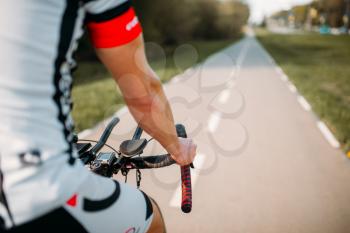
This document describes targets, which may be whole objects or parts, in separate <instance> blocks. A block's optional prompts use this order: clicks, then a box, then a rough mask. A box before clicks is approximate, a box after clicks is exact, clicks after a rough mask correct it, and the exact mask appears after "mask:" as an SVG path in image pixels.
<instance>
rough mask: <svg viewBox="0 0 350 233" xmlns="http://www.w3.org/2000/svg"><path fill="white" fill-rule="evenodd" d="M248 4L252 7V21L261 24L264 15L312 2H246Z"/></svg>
mask: <svg viewBox="0 0 350 233" xmlns="http://www.w3.org/2000/svg"><path fill="white" fill-rule="evenodd" d="M246 2H248V4H249V5H250V11H251V13H250V21H251V22H253V23H259V22H261V21H262V19H263V18H264V15H267V16H268V15H270V14H272V13H274V12H276V11H279V10H283V9H289V8H290V7H291V6H294V5H298V4H305V3H309V2H311V0H246Z"/></svg>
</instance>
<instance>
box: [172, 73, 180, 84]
mask: <svg viewBox="0 0 350 233" xmlns="http://www.w3.org/2000/svg"><path fill="white" fill-rule="evenodd" d="M179 81H180V77H179V75H177V76H175V77H173V78H172V79H171V81H170V83H178V82H179Z"/></svg>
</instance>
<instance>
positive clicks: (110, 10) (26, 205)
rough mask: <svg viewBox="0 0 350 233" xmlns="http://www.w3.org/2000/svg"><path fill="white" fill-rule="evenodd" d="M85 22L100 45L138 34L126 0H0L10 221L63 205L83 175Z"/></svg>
mask: <svg viewBox="0 0 350 233" xmlns="http://www.w3.org/2000/svg"><path fill="white" fill-rule="evenodd" d="M86 22H88V23H86ZM85 25H86V26H87V28H88V29H89V33H90V35H91V40H92V42H93V44H94V46H95V47H97V48H108V47H113V46H118V45H122V44H125V43H128V42H129V41H131V40H133V39H135V38H136V37H137V36H138V35H139V34H140V33H141V27H140V25H139V24H138V21H137V18H136V16H135V14H134V11H133V10H132V7H131V3H130V1H127V0H1V5H0V156H1V157H0V159H1V161H0V169H1V175H2V182H1V185H2V187H1V191H2V193H1V198H0V201H1V204H0V215H1V216H5V215H7V216H8V217H9V218H8V219H10V220H11V222H12V223H13V222H15V223H21V222H24V221H27V220H28V219H31V218H34V217H36V216H39V215H41V214H43V213H45V212H47V211H48V210H49V209H52V208H54V207H55V206H59V205H61V204H62V203H64V202H65V201H66V200H67V199H68V198H69V197H70V196H71V195H72V193H74V192H75V191H76V190H77V189H78V187H79V185H80V184H81V183H82V182H84V180H85V179H86V175H82V174H86V173H81V172H80V171H81V169H84V167H83V166H82V164H81V163H80V162H79V161H77V160H75V159H74V157H75V153H76V152H75V149H74V148H73V146H72V139H73V135H72V132H73V129H74V128H73V120H72V117H71V98H70V95H71V87H72V78H71V75H70V70H71V69H72V68H73V67H74V66H75V62H74V60H73V58H72V55H73V52H74V51H75V50H76V48H77V40H78V39H79V38H80V37H81V36H82V34H83V27H84V26H85ZM48 203H49V205H48ZM11 215H12V216H11ZM12 223H7V224H12Z"/></svg>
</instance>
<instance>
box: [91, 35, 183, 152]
mask: <svg viewBox="0 0 350 233" xmlns="http://www.w3.org/2000/svg"><path fill="white" fill-rule="evenodd" d="M97 54H98V56H99V57H100V59H101V60H102V62H103V63H104V64H105V65H106V67H107V68H108V69H109V71H110V72H111V73H112V76H113V77H114V79H115V80H116V82H117V83H118V86H119V88H120V90H121V91H122V94H123V97H124V99H125V102H126V104H127V105H128V107H129V110H130V112H131V114H132V115H133V117H134V118H135V120H136V121H137V122H138V123H139V125H140V126H141V127H142V128H143V129H144V130H145V131H146V132H147V133H148V134H150V135H151V136H152V137H154V138H155V139H156V140H157V141H159V142H160V143H161V145H162V146H163V147H164V148H166V149H167V150H168V152H170V153H172V154H174V155H175V154H176V153H177V149H178V146H179V145H178V144H179V142H178V139H177V136H176V131H175V127H174V119H173V115H172V111H171V109H170V105H169V102H168V100H167V98H166V96H165V94H164V91H163V88H162V85H161V83H160V81H159V79H158V77H157V75H156V74H155V72H154V71H153V70H152V68H151V67H150V66H149V65H148V62H147V60H146V57H145V54H144V48H143V41H142V37H140V38H138V39H137V40H135V41H134V42H133V43H131V44H129V45H128V47H127V48H125V51H124V48H112V49H108V50H104V49H100V50H98V51H97Z"/></svg>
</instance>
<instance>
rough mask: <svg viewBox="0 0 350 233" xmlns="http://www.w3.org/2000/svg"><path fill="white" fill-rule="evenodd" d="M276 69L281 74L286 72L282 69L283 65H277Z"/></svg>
mask: <svg viewBox="0 0 350 233" xmlns="http://www.w3.org/2000/svg"><path fill="white" fill-rule="evenodd" d="M275 70H276V72H277V74H279V75H284V72H283V70H282V69H281V67H279V66H277V67H276V68H275Z"/></svg>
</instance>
